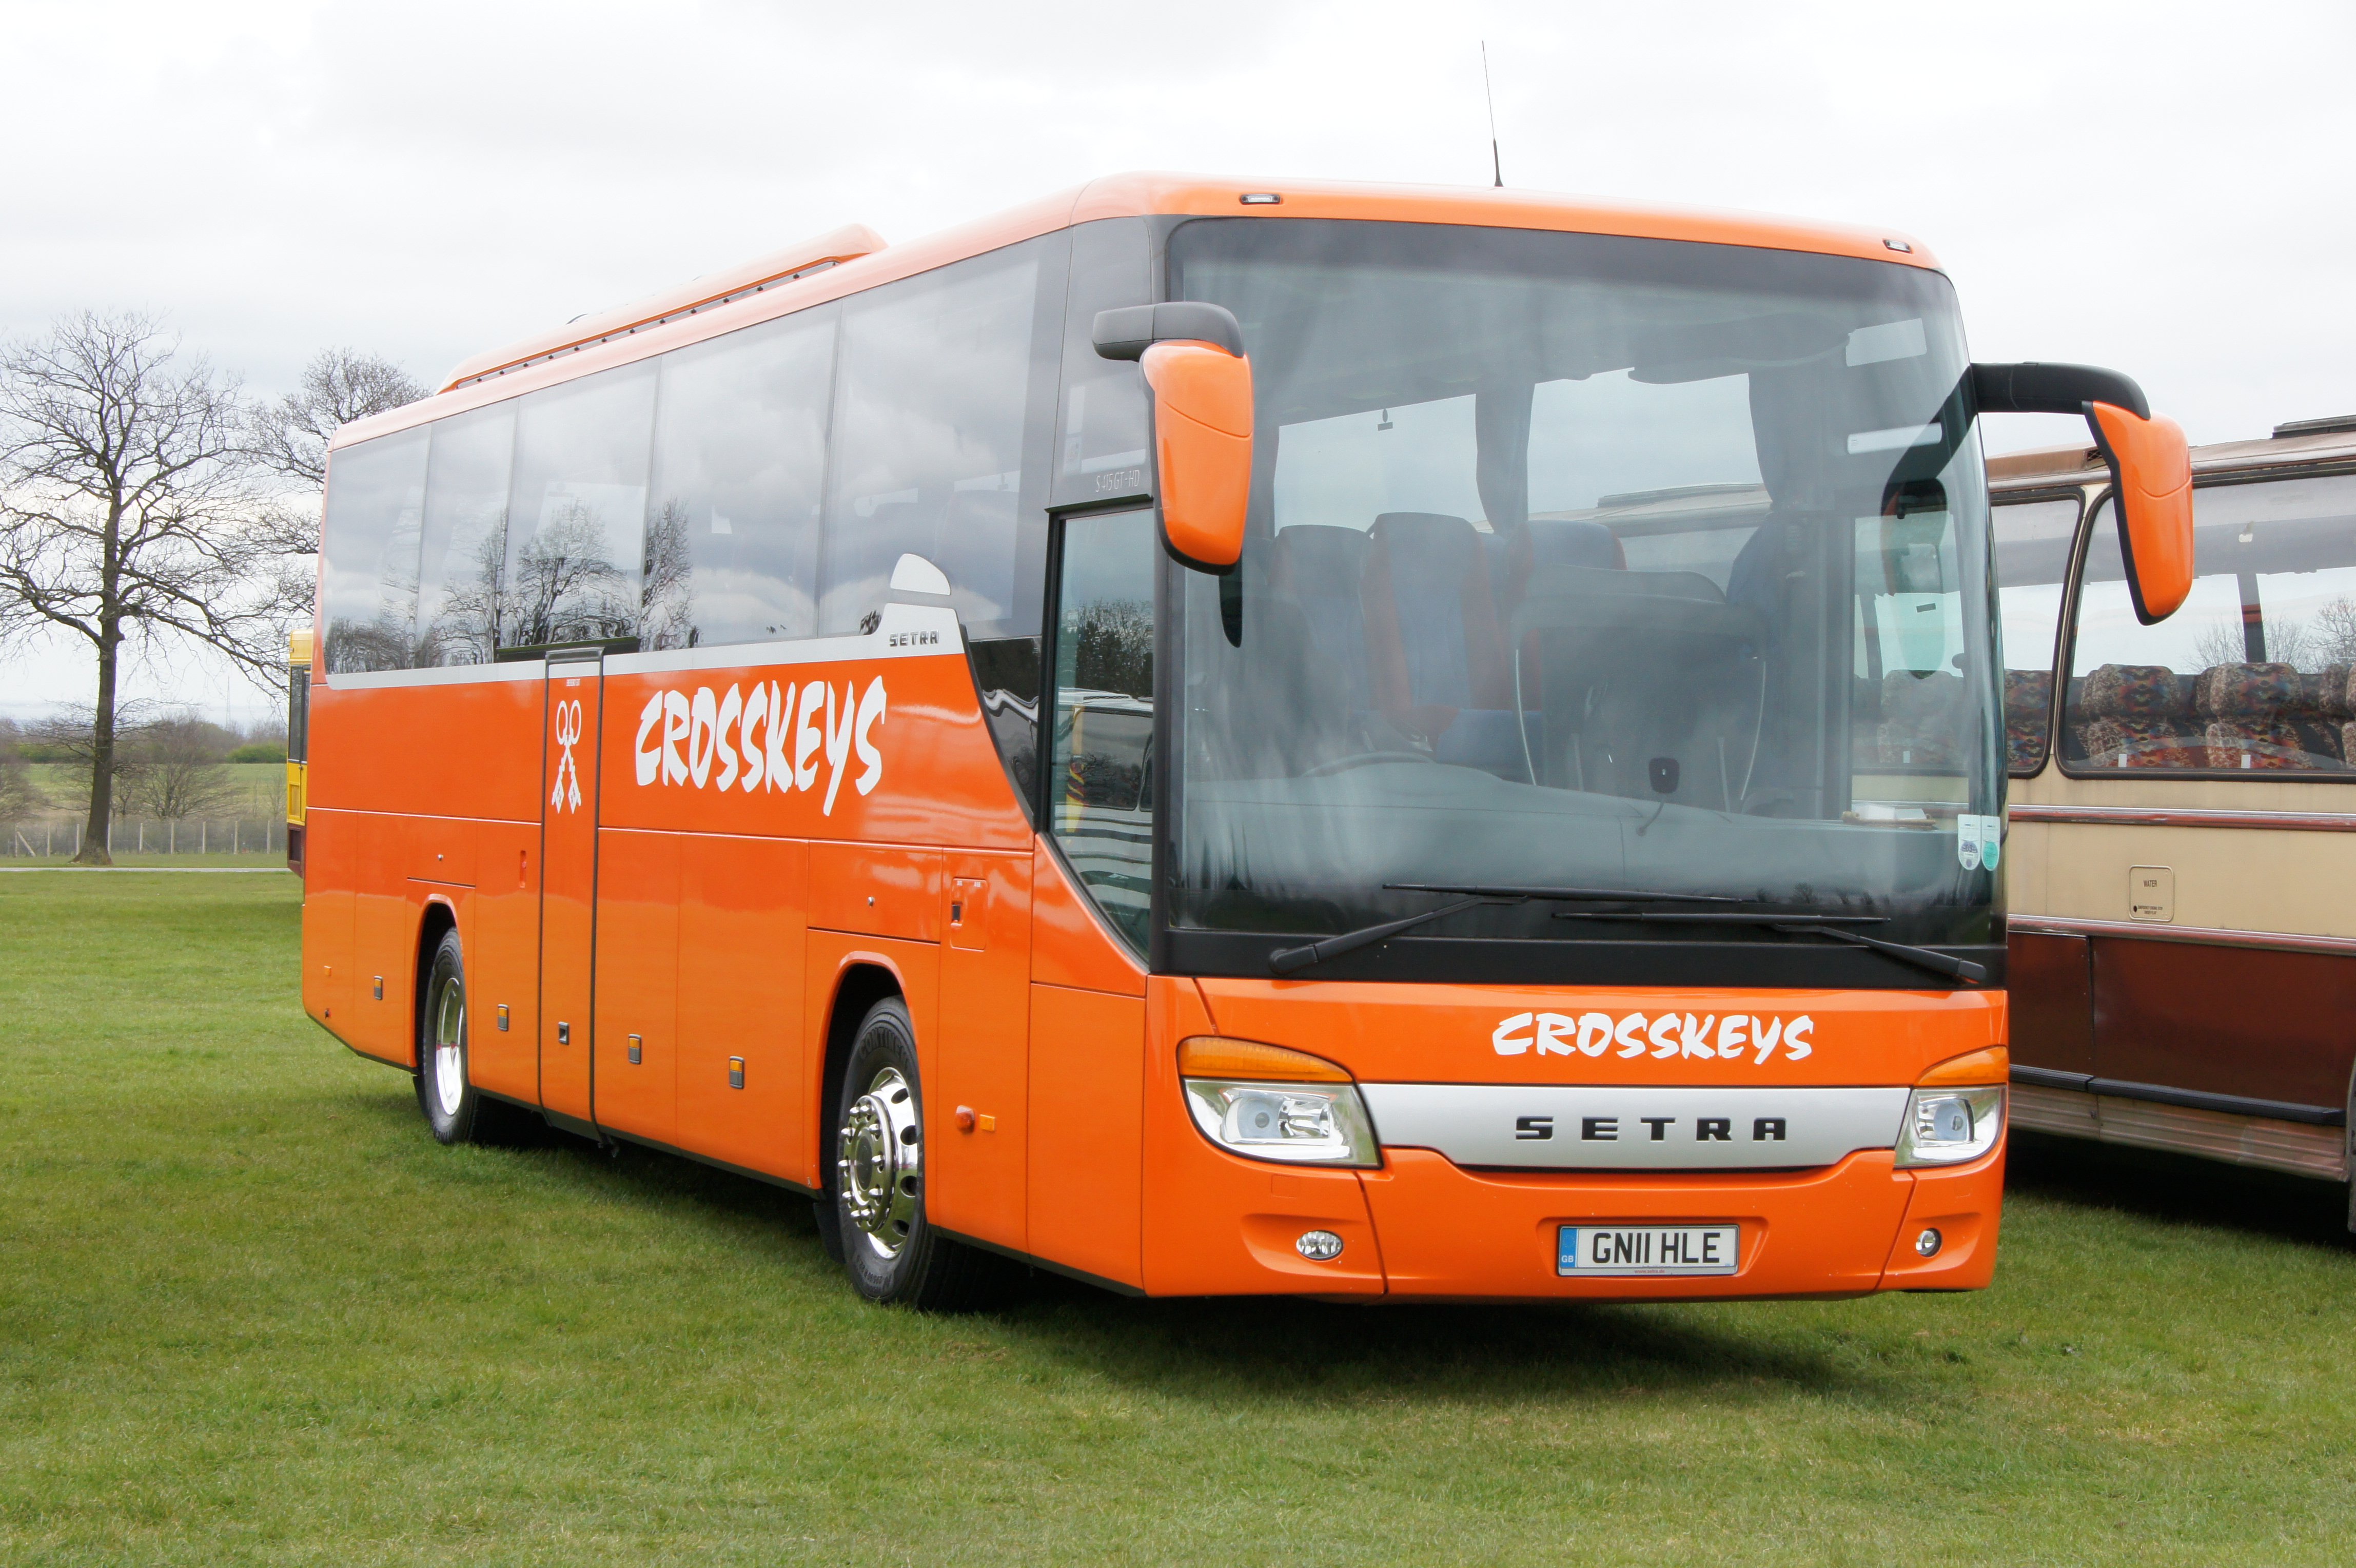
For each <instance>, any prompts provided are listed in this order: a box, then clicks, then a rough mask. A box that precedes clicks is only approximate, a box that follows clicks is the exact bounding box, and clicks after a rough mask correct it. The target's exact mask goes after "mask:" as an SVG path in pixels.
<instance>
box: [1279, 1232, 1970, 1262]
mask: <svg viewBox="0 0 2356 1568" xmlns="http://www.w3.org/2000/svg"><path fill="white" fill-rule="evenodd" d="M1931 1234H1933V1235H1934V1236H1935V1235H1936V1234H1937V1232H1936V1231H1933V1232H1931ZM1292 1250H1293V1251H1296V1252H1299V1253H1300V1254H1301V1256H1302V1257H1304V1258H1306V1259H1308V1260H1309V1261H1310V1262H1312V1263H1322V1262H1324V1261H1325V1260H1326V1259H1328V1258H1338V1257H1340V1256H1341V1255H1342V1238H1340V1237H1339V1236H1336V1235H1334V1234H1333V1232H1332V1231H1331V1230H1304V1231H1302V1232H1301V1240H1298V1241H1295V1242H1294V1243H1293V1244H1292Z"/></svg>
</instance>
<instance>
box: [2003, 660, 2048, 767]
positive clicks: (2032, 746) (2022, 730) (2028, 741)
mask: <svg viewBox="0 0 2356 1568" xmlns="http://www.w3.org/2000/svg"><path fill="white" fill-rule="evenodd" d="M2052 709H2053V671H2051V670H2008V671H2005V672H2004V761H2005V766H2006V767H2007V768H2033V767H2035V766H2036V765H2037V764H2038V763H2040V762H2041V761H2043V760H2044V757H2045V723H2046V717H2047V715H2048V714H2051V712H2052Z"/></svg>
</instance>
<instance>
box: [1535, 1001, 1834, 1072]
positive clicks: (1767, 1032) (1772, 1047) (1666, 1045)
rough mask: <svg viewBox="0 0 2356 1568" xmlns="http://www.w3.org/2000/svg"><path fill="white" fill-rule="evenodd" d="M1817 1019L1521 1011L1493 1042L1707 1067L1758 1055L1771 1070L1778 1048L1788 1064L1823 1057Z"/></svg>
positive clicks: (1544, 1051) (1755, 1062)
mask: <svg viewBox="0 0 2356 1568" xmlns="http://www.w3.org/2000/svg"><path fill="white" fill-rule="evenodd" d="M1815 1027H1816V1021H1815V1019H1814V1018H1812V1017H1810V1016H1808V1015H1806V1014H1804V1013H1803V1014H1801V1015H1799V1016H1798V1017H1796V1018H1792V1019H1786V1018H1784V1017H1783V1015H1781V1014H1777V1015H1774V1016H1772V1017H1764V1018H1762V1017H1760V1016H1758V1015H1754V1014H1749V1013H1728V1014H1724V1015H1719V1014H1717V1013H1711V1014H1707V1015H1697V1014H1693V1013H1662V1014H1657V1015H1652V1016H1649V1017H1648V1016H1647V1015H1644V1014H1642V1013H1623V1014H1622V1015H1620V1016H1618V1017H1616V1018H1615V1017H1613V1016H1612V1015H1611V1014H1609V1013H1582V1014H1580V1015H1579V1016H1578V1017H1576V1018H1574V1017H1572V1016H1571V1015H1569V1014H1568V1013H1516V1014H1515V1015H1513V1016H1512V1017H1510V1018H1507V1019H1505V1021H1504V1022H1503V1023H1501V1024H1499V1025H1498V1026H1497V1027H1496V1029H1495V1030H1494V1032H1492V1033H1491V1035H1490V1036H1489V1043H1490V1044H1491V1045H1492V1046H1494V1047H1496V1049H1497V1054H1498V1055H1499V1056H1501V1057H1518V1056H1522V1055H1525V1054H1526V1053H1528V1052H1531V1051H1536V1052H1537V1054H1538V1055H1539V1056H1542V1057H1545V1056H1558V1057H1567V1056H1569V1055H1570V1054H1571V1053H1572V1052H1573V1051H1577V1052H1578V1053H1579V1054H1580V1055H1581V1056H1586V1057H1600V1056H1601V1055H1603V1053H1604V1052H1606V1051H1610V1052H1612V1054H1613V1055H1615V1056H1618V1057H1622V1058H1635V1057H1642V1056H1650V1057H1652V1058H1655V1059H1656V1060H1666V1059H1667V1058H1671V1057H1678V1058H1684V1057H1693V1058H1698V1059H1700V1060H1702V1061H1740V1060H1741V1059H1742V1058H1743V1055H1744V1053H1746V1052H1750V1053H1752V1055H1751V1065H1752V1066H1754V1067H1757V1066H1761V1065H1762V1064H1764V1063H1765V1062H1766V1061H1767V1059H1768V1058H1770V1057H1772V1056H1773V1055H1774V1054H1775V1053H1776V1051H1777V1050H1778V1049H1780V1050H1782V1052H1783V1059H1784V1060H1785V1061H1790V1062H1796V1061H1804V1060H1806V1059H1807V1058H1809V1057H1810V1056H1813V1055H1814V1054H1815V1042H1814V1041H1813V1040H1812V1039H1811V1038H1810V1036H1812V1035H1813V1034H1814V1033H1815Z"/></svg>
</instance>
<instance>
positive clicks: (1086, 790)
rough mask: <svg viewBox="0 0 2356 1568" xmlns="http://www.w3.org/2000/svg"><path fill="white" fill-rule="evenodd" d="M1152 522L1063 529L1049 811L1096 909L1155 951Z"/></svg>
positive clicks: (1095, 520) (1072, 524)
mask: <svg viewBox="0 0 2356 1568" xmlns="http://www.w3.org/2000/svg"><path fill="white" fill-rule="evenodd" d="M1158 557H1159V553H1158V552H1157V551H1156V550H1155V549H1154V547H1153V515H1152V513H1151V512H1142V511H1132V512H1121V513H1119V514H1117V515H1114V516H1110V517H1079V518H1074V519H1072V520H1071V521H1068V522H1066V523H1065V524H1064V555H1063V585H1062V592H1061V593H1060V594H1059V595H1058V603H1059V604H1060V606H1061V608H1060V609H1059V610H1058V612H1057V614H1056V618H1055V756H1054V757H1053V758H1052V761H1051V770H1050V773H1049V777H1050V778H1051V779H1053V780H1054V781H1055V782H1054V784H1053V786H1052V792H1051V794H1050V797H1049V800H1048V810H1049V811H1050V813H1051V822H1052V825H1053V826H1054V828H1055V836H1056V838H1058V839H1059V840H1061V841H1062V843H1063V846H1064V853H1065V854H1066V855H1068V856H1070V857H1071V862H1072V869H1073V870H1074V871H1076V872H1077V873H1078V874H1079V877H1080V880H1081V882H1083V883H1084V884H1086V885H1087V889H1088V891H1089V892H1090V893H1091V894H1092V895H1094V896H1095V898H1096V901H1097V907H1098V908H1100V909H1102V910H1103V911H1104V913H1105V916H1106V918H1108V919H1110V920H1111V921H1112V923H1113V924H1114V925H1115V926H1116V927H1118V928H1119V930H1120V932H1121V934H1122V935H1124V936H1126V937H1127V938H1128V939H1129V940H1130V942H1131V943H1133V944H1135V946H1136V947H1137V949H1138V950H1139V951H1143V950H1144V949H1145V939H1146V928H1147V925H1148V923H1149V919H1150V917H1151V910H1152V882H1153V832H1152V826H1153V788H1152V784H1153V570H1154V565H1155V564H1156V561H1157V560H1158Z"/></svg>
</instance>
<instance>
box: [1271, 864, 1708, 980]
mask: <svg viewBox="0 0 2356 1568" xmlns="http://www.w3.org/2000/svg"><path fill="white" fill-rule="evenodd" d="M1383 891H1384V892H1386V893H1462V894H1463V895H1465V897H1462V898H1459V899H1458V900H1457V901H1456V902H1455V903H1453V904H1442V905H1441V906H1440V908H1437V909H1426V910H1425V911H1424V912H1423V913H1421V914H1420V915H1409V916H1408V918H1406V919H1404V920H1387V921H1385V922H1384V923H1382V924H1381V925H1378V926H1364V927H1361V928H1359V929H1357V930H1355V931H1345V932H1344V933H1343V934H1342V935H1341V936H1338V937H1327V938H1325V939H1324V940H1322V941H1314V942H1311V943H1309V944H1308V945H1307V946H1305V947H1297V948H1279V949H1278V950H1276V951H1274V952H1272V953H1270V954H1269V955H1268V967H1269V972H1270V973H1273V974H1293V973H1297V972H1300V971H1301V970H1304V969H1307V968H1308V967H1309V966H1310V965H1311V964H1312V963H1323V962H1324V961H1326V960H1327V959H1329V958H1339V957H1341V956H1342V955H1343V954H1344V953H1348V952H1355V951H1357V950H1359V949H1360V948H1365V947H1372V946H1374V945H1375V943H1376V942H1379V941H1381V940H1384V939H1385V938H1387V937H1395V936H1398V934H1399V933H1400V932H1401V931H1411V930H1413V929H1415V928H1416V927H1418V926H1428V925H1430V923H1431V922H1432V921H1434V920H1439V919H1445V918H1447V917H1448V916H1451V915H1453V914H1455V913H1457V912H1458V911H1459V910H1462V909H1470V908H1473V907H1474V906H1475V905H1480V904H1527V903H1530V902H1531V901H1533V900H1538V901H1543V902H1550V903H1551V902H1561V903H1585V902H1588V901H1590V900H1600V901H1604V902H1612V903H1618V902H1622V901H1624V900H1628V899H1647V900H1654V901H1675V902H1679V903H1695V904H1740V902H1742V900H1741V899H1740V898H1736V897H1730V896H1729V895H1727V894H1723V893H1633V892H1630V891H1629V890H1628V889H1626V888H1624V887H1515V886H1490V885H1487V884H1483V883H1469V882H1386V883H1384V884H1383Z"/></svg>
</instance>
